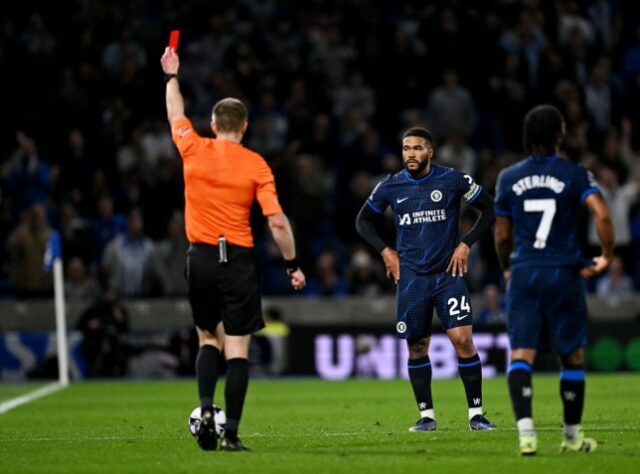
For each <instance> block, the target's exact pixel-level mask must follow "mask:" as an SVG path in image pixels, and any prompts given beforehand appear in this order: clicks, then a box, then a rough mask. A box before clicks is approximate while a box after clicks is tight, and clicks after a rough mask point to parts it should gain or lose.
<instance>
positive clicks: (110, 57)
mask: <svg viewBox="0 0 640 474" xmlns="http://www.w3.org/2000/svg"><path fill="white" fill-rule="evenodd" d="M129 60H132V61H134V63H135V65H136V66H137V67H138V68H143V67H144V66H145V65H146V64H147V53H146V51H145V50H144V48H143V47H142V45H140V44H139V43H138V42H137V41H135V40H134V39H133V27H132V25H125V26H124V27H123V28H121V30H120V38H119V39H117V40H115V41H112V42H111V43H109V44H108V45H107V46H106V47H105V49H104V53H103V55H102V66H103V67H104V69H105V70H106V71H107V73H108V74H109V75H110V76H111V77H112V78H114V79H115V78H118V77H119V76H120V75H121V74H122V72H123V70H124V68H125V65H126V63H127V61H129Z"/></svg>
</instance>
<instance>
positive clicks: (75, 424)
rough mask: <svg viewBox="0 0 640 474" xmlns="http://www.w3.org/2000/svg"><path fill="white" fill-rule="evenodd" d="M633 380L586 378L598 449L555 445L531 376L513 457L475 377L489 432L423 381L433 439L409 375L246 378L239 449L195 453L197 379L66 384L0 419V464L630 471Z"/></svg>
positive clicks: (493, 399)
mask: <svg viewBox="0 0 640 474" xmlns="http://www.w3.org/2000/svg"><path fill="white" fill-rule="evenodd" d="M223 385H224V384H223V383H220V384H219V385H218V390H217V394H218V399H217V402H218V404H220V405H224V404H223V403H222V395H221V394H223V393H224V392H223ZM638 387H640V376H638V375H608V376H607V375H604V376H603V375H598V376H596V375H590V376H589V377H588V378H587V401H586V413H585V422H584V427H585V431H586V433H587V434H588V435H590V436H593V437H595V438H596V439H597V440H598V442H599V443H600V446H599V447H598V450H597V451H595V452H593V453H589V454H583V453H579V454H578V453H560V452H559V446H560V441H561V436H562V431H561V404H560V398H559V395H558V390H559V389H558V379H557V377H552V376H538V377H536V378H535V379H534V393H535V398H534V416H535V419H536V423H537V427H538V430H539V432H538V436H539V443H538V444H539V446H538V455H537V456H535V457H529V458H523V457H521V456H519V455H518V454H517V432H516V430H515V424H514V421H513V417H512V413H511V408H510V402H509V399H508V395H507V386H506V381H505V379H504V378H497V379H493V380H487V381H485V383H484V400H485V410H486V411H487V416H488V417H489V419H491V420H492V421H493V422H495V423H497V424H498V430H497V431H493V432H470V431H469V430H468V427H467V408H466V403H465V398H464V393H463V388H462V384H461V382H460V381H459V380H456V379H453V380H445V381H441V380H438V381H434V383H433V393H434V401H435V404H436V414H437V419H438V423H439V425H438V426H439V431H436V432H431V433H410V432H408V431H407V428H408V427H409V426H411V425H412V423H413V422H414V421H415V420H416V419H417V418H418V414H417V411H416V409H415V407H414V402H413V396H412V394H411V388H410V385H409V382H408V381H375V380H367V381H362V380H351V381H346V382H323V381H318V380H281V381H266V380H255V381H252V383H251V385H250V387H249V394H248V400H247V405H246V408H245V414H244V418H243V422H242V426H241V433H240V434H241V437H242V439H243V441H244V442H245V444H247V445H248V446H249V447H251V448H252V449H253V452H251V453H225V452H219V451H215V452H203V451H201V450H200V449H199V448H198V446H197V444H196V442H195V440H194V439H193V438H192V436H191V434H190V433H189V431H188V428H187V418H188V416H189V413H190V412H191V410H192V409H193V408H194V407H195V406H196V405H197V399H196V385H195V381H190V380H181V381H172V382H150V381H143V382H85V383H77V384H73V385H72V386H71V387H69V388H67V389H65V390H63V391H61V392H58V393H55V394H53V395H50V396H48V397H45V398H43V399H40V400H36V401H34V402H32V403H30V404H27V405H24V406H21V407H19V408H16V409H15V410H12V411H10V412H8V413H6V414H4V415H0V472H2V473H26V472H48V473H51V472H136V473H141V472H154V473H155V472H222V473H225V474H226V473H234V472H256V473H260V474H263V473H269V472H296V473H311V472H336V473H337V472H345V473H346V472H348V473H354V472H375V473H388V472H400V473H404V472H426V471H427V470H428V471H431V472H437V473H446V472H455V473H458V474H460V473H465V472H474V473H481V472H491V473H492V474H497V473H502V472H504V473H506V472H518V473H527V472H531V473H534V472H535V473H540V472H551V471H554V472H562V473H563V474H564V473H578V472H580V473H586V472H594V473H601V472H608V473H618V472H637V471H636V469H637V465H638V461H640V453H639V451H638V447H640V443H639V442H640V436H639V434H640V428H639V427H640V415H639V410H638V399H637V396H638ZM30 388H31V387H30ZM3 390H4V389H3V386H2V385H0V399H6V397H5V396H4V395H3ZM10 390H12V394H14V393H15V386H11V387H10Z"/></svg>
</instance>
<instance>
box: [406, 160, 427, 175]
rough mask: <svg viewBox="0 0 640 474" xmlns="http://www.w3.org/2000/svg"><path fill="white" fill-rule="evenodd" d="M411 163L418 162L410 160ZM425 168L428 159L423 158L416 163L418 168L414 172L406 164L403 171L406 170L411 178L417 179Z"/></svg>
mask: <svg viewBox="0 0 640 474" xmlns="http://www.w3.org/2000/svg"><path fill="white" fill-rule="evenodd" d="M412 161H418V160H412ZM427 166H429V159H428V158H425V159H424V160H423V161H418V167H417V168H416V169H414V170H410V169H409V167H408V165H407V163H406V162H405V163H404V169H406V170H407V173H409V174H410V175H411V176H412V177H414V178H415V177H418V176H420V175H421V174H422V173H423V172H424V170H425V169H427Z"/></svg>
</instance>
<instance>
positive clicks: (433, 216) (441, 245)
mask: <svg viewBox="0 0 640 474" xmlns="http://www.w3.org/2000/svg"><path fill="white" fill-rule="evenodd" d="M481 192H482V187H481V186H480V185H479V184H477V183H476V182H475V181H474V180H473V178H472V177H471V176H469V175H466V174H463V173H461V172H460V171H457V170H454V169H451V168H445V167H444V166H438V165H434V164H431V170H430V171H429V173H428V174H427V175H426V176H424V177H422V178H418V179H415V178H412V177H411V175H410V174H409V173H408V172H407V171H406V170H403V171H400V172H399V173H396V174H393V175H390V176H388V177H386V178H385V179H383V180H382V181H380V182H379V183H378V185H377V186H376V187H375V188H374V189H373V192H372V193H371V196H369V199H368V200H367V204H368V205H369V206H370V207H371V208H372V209H373V210H374V211H375V212H377V213H379V214H380V213H382V212H384V210H385V209H386V208H387V206H391V209H392V211H393V215H394V219H395V224H396V229H397V245H396V246H397V250H398V255H399V256H400V264H401V265H403V266H404V265H407V266H408V267H409V268H410V269H411V270H413V271H414V272H416V273H422V274H431V273H439V272H443V271H445V270H446V268H447V265H448V264H449V260H450V259H451V255H452V254H453V251H454V249H455V248H456V245H457V244H458V217H459V215H460V198H461V197H464V198H465V199H466V200H467V202H473V201H474V200H475V199H476V198H477V197H478V196H479V195H480V193H481Z"/></svg>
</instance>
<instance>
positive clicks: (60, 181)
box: [0, 0, 640, 318]
mask: <svg viewBox="0 0 640 474" xmlns="http://www.w3.org/2000/svg"><path fill="white" fill-rule="evenodd" d="M28 3H29V2H25V4H24V5H20V4H17V5H12V9H13V10H12V11H13V15H9V16H8V15H4V14H3V15H2V20H1V21H2V29H1V30H0V71H2V78H3V87H2V104H3V112H4V116H5V125H4V126H3V127H2V129H1V130H0V134H1V138H0V192H1V195H0V251H1V254H0V255H1V258H0V295H1V296H2V297H18V298H27V297H37V296H44V295H48V294H49V292H50V291H51V277H50V275H48V274H46V273H45V272H44V271H43V269H42V255H43V253H44V245H45V243H46V241H47V238H48V236H49V233H50V232H51V231H52V229H56V230H59V231H60V233H61V236H62V241H63V252H64V263H65V271H66V278H67V282H66V290H67V294H68V296H69V297H71V298H86V299H89V298H94V297H96V296H98V295H100V294H101V293H102V292H104V291H105V290H110V291H111V292H113V293H116V294H119V295H123V296H179V295H184V294H185V292H186V285H185V282H184V278H183V266H184V252H185V250H186V248H187V245H188V243H187V241H186V237H185V236H184V223H183V215H182V209H183V206H184V197H183V180H182V168H181V162H180V158H179V156H178V154H177V150H176V148H175V146H174V144H173V143H172V140H171V136H170V130H169V125H168V123H167V120H166V111H165V102H164V82H163V79H162V71H161V69H160V63H159V59H160V56H161V54H162V52H163V50H164V47H165V44H166V40H167V36H168V31H169V30H170V29H172V28H175V27H179V28H181V29H182V35H181V44H180V48H179V51H178V52H179V54H180V59H181V68H180V85H181V89H182V93H183V94H184V96H185V99H186V113H187V115H188V116H189V117H190V118H191V119H192V120H193V122H194V124H195V125H196V127H197V128H198V130H199V131H200V132H201V133H202V134H203V135H206V136H212V132H211V129H210V126H209V122H210V114H211V107H212V105H213V104H214V103H215V102H216V101H217V100H219V99H221V98H223V97H227V96H235V97H239V98H241V99H242V100H243V101H245V102H246V103H247V104H248V106H249V109H250V119H249V129H248V132H247V135H246V139H245V142H244V143H245V145H246V146H247V147H249V148H251V149H254V150H256V151H257V152H259V153H261V154H262V155H263V156H264V157H265V158H266V159H267V161H268V163H269V164H270V166H271V167H272V169H273V170H274V174H275V176H276V183H277V186H278V191H279V195H280V201H281V203H282V205H283V208H284V209H285V212H286V213H287V214H288V215H289V217H290V218H291V221H292V223H293V225H294V228H295V234H296V238H297V247H298V252H299V256H300V260H301V263H302V268H303V269H304V270H305V272H306V273H307V275H308V277H309V285H308V287H307V288H306V289H305V291H304V294H305V295H309V296H335V297H339V296H346V295H364V296H373V295H380V294H391V293H393V291H394V285H393V284H392V282H390V281H389V280H388V279H387V278H386V277H385V275H384V267H383V265H382V262H381V260H380V258H379V256H377V255H374V254H373V253H372V252H371V250H370V249H369V248H368V247H367V246H366V245H365V244H364V242H363V241H362V240H361V239H360V238H359V236H358V235H357V233H356V231H355V227H354V220H355V216H356V214H357V212H358V210H359V208H360V207H361V206H362V204H363V203H364V201H365V200H366V198H367V196H368V195H369V193H370V191H371V189H372V187H373V186H374V185H375V183H376V182H377V180H379V179H380V178H381V177H382V176H384V175H385V174H387V173H390V172H395V171H397V170H399V169H401V167H402V163H401V158H400V140H399V137H400V134H401V133H402V131H403V130H405V129H406V128H408V127H410V126H415V125H420V126H425V127H427V128H429V129H430V130H431V131H432V132H433V133H434V134H435V136H436V137H437V143H438V145H437V151H436V163H439V164H443V165H446V166H452V167H455V168H458V169H461V170H464V172H465V173H468V174H470V175H471V176H473V177H475V179H476V180H477V181H478V182H479V183H480V184H481V185H482V186H483V187H484V188H485V189H486V190H487V191H489V192H490V193H491V194H492V195H493V194H494V191H495V189H494V188H495V182H496V177H497V175H498V173H499V171H500V170H501V169H502V168H504V167H505V166H508V165H510V164H512V163H514V162H515V161H516V160H518V159H520V158H521V157H522V151H521V150H522V144H521V137H522V131H521V127H522V119H523V116H524V114H525V113H526V111H527V110H528V109H529V108H530V107H532V106H533V105H536V104H539V103H544V102H548V103H552V104H554V105H556V106H557V107H558V108H559V109H560V110H561V111H562V112H563V114H564V116H565V118H566V122H567V135H566V142H565V145H564V148H563V150H564V152H565V153H566V154H567V155H568V156H569V157H570V158H571V159H572V160H574V161H577V162H582V163H583V164H584V165H585V166H587V167H588V168H590V169H591V170H592V171H593V172H594V174H595V175H596V177H597V179H598V181H599V183H600V186H601V189H602V192H603V194H604V195H605V197H606V199H607V202H608V203H609V206H610V208H611V214H612V218H613V222H614V226H615V232H616V240H615V242H616V252H617V254H618V255H619V257H620V258H618V259H616V260H615V261H614V264H613V265H612V266H611V268H610V270H609V272H608V273H607V274H606V275H605V276H603V277H602V278H601V279H600V280H599V281H597V282H594V283H593V284H592V287H591V288H590V289H591V291H593V292H597V293H598V294H603V295H607V294H614V293H624V292H631V291H634V289H635V290H640V199H639V197H640V192H639V190H640V152H639V150H640V107H638V105H637V104H640V26H638V25H640V6H639V5H637V4H636V3H635V2H633V1H631V0H629V1H624V0H617V1H616V0H591V1H584V2H583V1H580V2H579V1H576V0H559V1H557V2H543V1H535V0H527V1H515V0H514V1H507V0H492V1H483V2H470V1H469V2H464V1H455V0H449V1H429V2H424V1H419V0H415V1H404V2H391V1H365V0H344V1H323V0H312V1H306V2H300V3H297V2H286V1H275V0H273V1H259V0H236V1H233V2H231V1H220V2H217V1H216V2H207V1H192V2H189V3H187V2H179V1H177V0H175V1H172V0H166V1H164V2H147V1H144V0H128V1H108V0H76V1H71V0H64V1H57V2H47V4H44V5H42V8H41V9H40V10H38V11H32V10H29V5H28ZM157 4H160V5H162V6H161V7H160V8H159V9H158V7H157ZM338 4H339V6H340V8H339V9H338V8H335V6H336V5H338ZM1 8H4V7H0V9H1ZM16 12H19V13H18V14H16ZM338 12H339V13H338ZM133 19H135V20H133ZM463 35H464V37H465V38H469V37H470V36H473V38H474V41H472V42H469V41H463ZM254 214H255V216H254V218H253V221H254V223H255V225H254V229H257V232H256V234H257V235H256V238H257V245H256V249H257V255H258V258H259V261H260V263H261V272H262V279H263V286H264V292H265V294H267V295H282V294H289V293H291V292H292V290H291V285H290V284H289V280H288V278H287V275H286V273H285V271H284V265H283V262H282V259H281V257H280V254H279V252H278V251H277V248H276V246H275V244H274V243H273V241H272V240H271V239H270V237H269V233H268V232H265V231H264V230H263V228H264V222H265V221H264V218H263V217H261V216H260V214H259V212H255V213H254ZM474 221H475V213H474V211H473V210H472V209H470V208H468V209H465V210H464V212H463V213H462V218H461V221H460V228H461V232H465V229H468V228H469V226H472V225H473V223H474ZM388 232H389V236H390V237H392V236H393V224H392V223H391V222H390V223H389V229H388ZM584 235H585V236H587V238H586V239H585V242H584V246H585V250H586V251H587V253H589V252H591V253H590V254H592V255H594V254H596V253H597V248H595V247H593V246H594V245H595V244H596V243H597V236H596V235H595V231H594V229H593V228H592V226H591V224H590V223H589V222H588V221H587V220H585V223H584ZM469 270H470V271H469V274H468V284H469V286H470V289H471V290H472V291H475V292H482V291H484V292H485V299H486V301H487V308H489V309H487V310H486V315H485V317H486V318H498V317H500V318H501V317H502V315H500V314H498V313H500V311H501V310H500V309H499V300H500V294H501V285H502V275H501V272H500V270H499V266H498V262H497V258H496V255H495V251H494V249H493V239H492V236H491V235H486V236H485V237H484V238H483V240H482V241H481V242H480V243H478V244H476V245H474V246H473V247H472V252H471V255H470V266H469ZM485 309H486V308H485Z"/></svg>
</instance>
